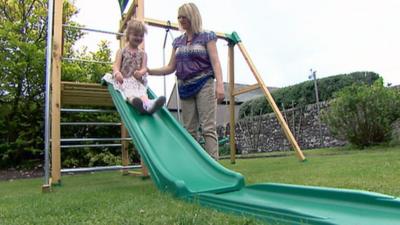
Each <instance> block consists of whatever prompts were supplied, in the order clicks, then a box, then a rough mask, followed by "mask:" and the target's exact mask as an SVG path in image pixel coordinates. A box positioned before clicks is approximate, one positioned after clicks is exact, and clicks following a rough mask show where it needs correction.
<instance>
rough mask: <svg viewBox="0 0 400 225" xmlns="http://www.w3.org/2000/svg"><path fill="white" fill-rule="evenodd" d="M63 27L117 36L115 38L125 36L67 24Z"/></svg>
mask: <svg viewBox="0 0 400 225" xmlns="http://www.w3.org/2000/svg"><path fill="white" fill-rule="evenodd" d="M63 27H67V28H72V29H79V30H86V31H91V32H97V33H102V34H112V35H117V36H124V35H125V34H124V33H118V32H112V31H105V30H99V29H94V28H87V27H78V26H71V25H68V24H63Z"/></svg>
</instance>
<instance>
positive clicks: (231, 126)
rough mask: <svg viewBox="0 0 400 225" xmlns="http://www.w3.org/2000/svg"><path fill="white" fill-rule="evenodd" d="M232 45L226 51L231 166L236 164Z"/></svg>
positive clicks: (233, 55) (233, 53) (233, 58)
mask: <svg viewBox="0 0 400 225" xmlns="http://www.w3.org/2000/svg"><path fill="white" fill-rule="evenodd" d="M234 47H235V46H234V45H229V49H228V78H229V111H230V112H229V117H230V123H229V146H230V156H231V164H235V163H236V143H235V136H236V135H235V124H236V122H235V95H234V91H235V51H234Z"/></svg>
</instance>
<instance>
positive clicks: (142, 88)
mask: <svg viewBox="0 0 400 225" xmlns="http://www.w3.org/2000/svg"><path fill="white" fill-rule="evenodd" d="M145 33H147V29H146V27H145V25H144V24H143V23H142V22H140V21H137V20H132V21H130V22H129V23H128V27H127V29H126V34H125V35H126V41H127V42H128V45H127V46H126V47H125V48H123V49H122V50H121V49H120V50H118V52H117V55H116V59H115V62H114V65H113V78H114V86H116V87H118V89H119V90H120V91H122V92H123V93H124V95H125V97H126V98H127V101H128V102H130V103H131V104H132V105H133V106H134V107H135V108H136V109H137V110H138V111H139V112H140V113H142V114H152V113H154V112H155V111H157V110H158V109H160V108H161V107H162V106H163V105H164V103H165V97H164V96H161V97H159V98H157V99H154V100H150V99H149V98H148V96H147V77H146V76H147V75H146V73H147V54H146V52H144V51H143V50H142V49H140V48H139V45H140V44H141V43H142V42H143V38H144V34H145Z"/></svg>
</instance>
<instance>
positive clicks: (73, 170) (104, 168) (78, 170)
mask: <svg viewBox="0 0 400 225" xmlns="http://www.w3.org/2000/svg"><path fill="white" fill-rule="evenodd" d="M140 168H142V166H141V165H132V166H97V167H86V168H84V167H81V168H70V169H61V173H84V172H94V171H111V170H126V169H140Z"/></svg>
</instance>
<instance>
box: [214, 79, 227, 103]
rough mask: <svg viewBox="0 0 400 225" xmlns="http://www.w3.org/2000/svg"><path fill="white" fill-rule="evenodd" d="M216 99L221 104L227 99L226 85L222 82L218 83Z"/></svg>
mask: <svg viewBox="0 0 400 225" xmlns="http://www.w3.org/2000/svg"><path fill="white" fill-rule="evenodd" d="M215 97H216V98H217V102H218V103H221V102H222V101H223V100H224V98H225V92H224V84H223V83H222V82H217V87H216V89H215Z"/></svg>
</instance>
